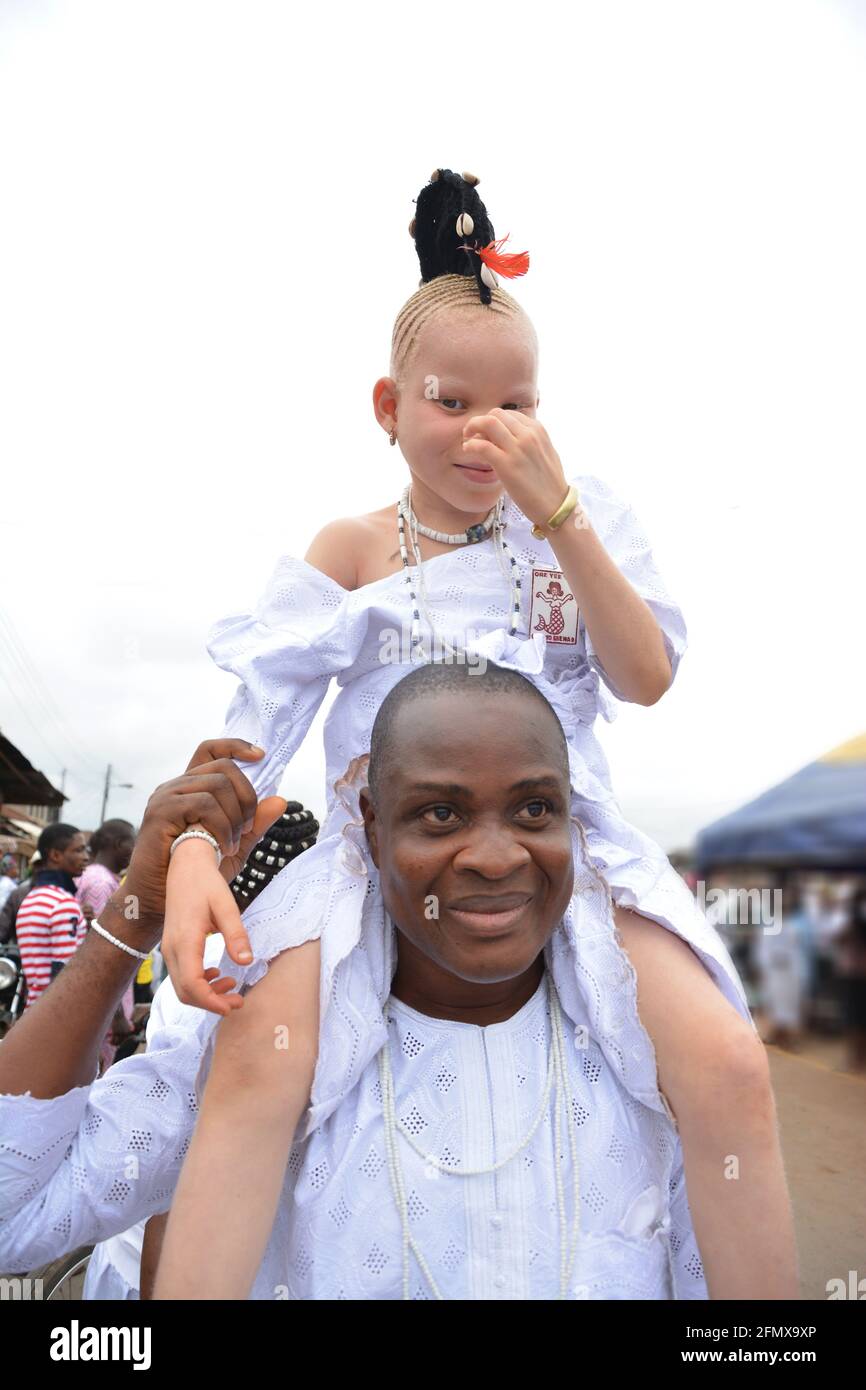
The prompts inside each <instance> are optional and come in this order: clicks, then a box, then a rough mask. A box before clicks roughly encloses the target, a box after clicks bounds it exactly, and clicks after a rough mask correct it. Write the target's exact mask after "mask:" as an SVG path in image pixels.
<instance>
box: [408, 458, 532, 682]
mask: <svg viewBox="0 0 866 1390" xmlns="http://www.w3.org/2000/svg"><path fill="white" fill-rule="evenodd" d="M504 503H505V497H504V494H503V495H502V496H500V497H499V498H498V499H497V502H496V505H495V506H494V507H493V508H492V509H491V514H488V518H487V520H490V521H491V527H492V530H493V541H494V545H495V547H496V553H497V558H498V560H499V567H500V569H501V570H502V572H503V574H504V575H505V576H506V577H507V578H508V579H509V581H510V586H511V600H510V602H511V626H510V627H509V629H508V632H509V636H511V637H513V636H514V634H515V633H516V632H517V629H518V627H519V625H520V573H519V570H518V567H517V561H516V560H515V558H514V555H513V554H512V552H511V549H510V547H509V546H508V545H507V543H506V540H505V537H504V535H503V534H502V533H503V531H504V529H505V525H506V523H505V522H504V521H503V520H502V512H503V509H504ZM491 517H492V519H491ZM407 523H408V530H409V540H410V543H411V545H412V553H413V558H414V563H415V567H416V570H417V577H416V579H415V580H414V581H413V579H412V577H411V574H410V568H411V567H410V562H409V554H408V551H407V548H406V529H407ZM480 524H481V525H486V524H487V522H486V521H485V522H483V523H480ZM422 529H423V528H422V527H421V526H420V523H419V521H418V518H417V517H416V516H415V513H414V511H413V510H412V494H411V484H410V485H409V486H407V487H406V488H404V490H403V495H402V497H401V498H400V501H399V502H398V503H397V536H398V540H399V543H400V557H401V559H402V561H403V575H404V578H405V580H406V585H407V587H408V590H409V597H410V599H411V602H412V635H411V651H410V659H411V660H415V659H416V658H423V657H424V655H425V653H424V647H423V643H422V641H421V612H422V611H423V613H424V617H425V618H426V619H427V622H428V623H429V624H430V629H431V632H432V634H433V637H434V639H438V641H439V642H440V643H441V644H442V646H443V647H444V648H446V649H447V650H448V651H449V652H450V653H451V654H452V656H458V655H459V653H458V651H457V649H456V648H455V647H452V646H451V644H450V642H447V641H446V640H445V638H444V637H442V635H441V634H440V633H439V632H438V631H437V629H436V624H435V623H434V621H433V617H432V614H431V612H430V607H429V604H428V602H427V591H426V587H425V582H424V569H423V564H422V559H421V550H420V547H419V543H418V533H419V531H421V530H422ZM471 529H472V528H470V530H471ZM423 533H424V534H425V535H428V536H429V535H434V534H435V535H436V536H437V537H439V533H438V532H436V533H433V532H431V531H429V530H424V532H423ZM467 535H468V532H467ZM439 538H441V539H442V540H443V541H447V542H448V544H457V543H459V542H460V541H461V540H463V541H464V543H465V537H449V536H441V537H439ZM506 557H507V559H508V562H509V566H510V568H506V566H505V559H506Z"/></svg>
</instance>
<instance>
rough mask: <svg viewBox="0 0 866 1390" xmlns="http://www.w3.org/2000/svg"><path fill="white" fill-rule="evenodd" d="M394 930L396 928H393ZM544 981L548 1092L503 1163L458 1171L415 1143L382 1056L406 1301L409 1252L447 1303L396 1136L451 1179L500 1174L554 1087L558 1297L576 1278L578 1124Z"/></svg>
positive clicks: (558, 1018)
mask: <svg viewBox="0 0 866 1390" xmlns="http://www.w3.org/2000/svg"><path fill="white" fill-rule="evenodd" d="M385 923H386V929H388V928H391V922H390V918H389V917H388V916H387V915H386V918H385ZM391 929H393V928H391ZM545 982H546V985H547V998H548V1003H549V1005H550V1022H551V1048H550V1060H549V1065H548V1069H547V1083H546V1085H545V1088H544V1095H543V1097H542V1101H541V1105H540V1106H539V1109H538V1113H537V1115H536V1116H535V1119H534V1120H533V1123H532V1126H531V1128H530V1130H529V1133H528V1134H527V1135H526V1137H525V1138H524V1139H523V1140H521V1142H520V1143H519V1144H518V1145H517V1147H516V1148H515V1149H513V1150H512V1152H511V1153H510V1154H507V1155H506V1157H505V1158H502V1159H500V1160H499V1162H498V1163H494V1164H491V1166H490V1167H489V1168H457V1169H455V1168H453V1167H447V1166H446V1165H445V1164H443V1163H441V1162H440V1161H439V1160H438V1159H437V1158H435V1157H434V1156H433V1155H432V1154H427V1153H425V1152H424V1150H423V1149H422V1148H420V1147H419V1146H418V1144H416V1142H415V1139H414V1138H413V1136H412V1135H411V1134H410V1133H409V1131H408V1130H407V1129H406V1128H405V1127H404V1126H403V1124H402V1123H401V1122H400V1121H399V1120H398V1119H397V1109H396V1101H395V1096H394V1077H393V1073H392V1071H391V1054H390V1042H389V1041H387V1042H385V1044H384V1045H383V1047H382V1048H381V1050H380V1052H379V1083H380V1087H381V1091H382V1109H383V1112H384V1117H385V1148H386V1151H387V1155H388V1171H389V1174H390V1177H391V1188H392V1190H393V1193H394V1198H395V1200H396V1203H397V1210H398V1212H399V1214H400V1227H401V1233H402V1246H403V1298H404V1300H407V1299H409V1297H410V1294H409V1253H410V1251H411V1252H412V1254H414V1256H415V1258H416V1260H417V1261H418V1264H419V1265H420V1267H421V1270H422V1272H423V1274H424V1277H425V1278H426V1280H427V1283H428V1284H429V1286H430V1288H431V1290H432V1292H433V1296H434V1297H435V1298H437V1299H439V1300H444V1295H443V1294H442V1292H441V1291H440V1289H439V1287H438V1285H437V1283H436V1280H435V1279H434V1277H433V1274H432V1272H431V1270H430V1266H429V1265H428V1263H427V1261H426V1259H425V1258H424V1255H423V1254H422V1252H421V1250H419V1248H418V1245H417V1242H416V1241H415V1238H414V1236H413V1235H412V1233H411V1231H410V1229H409V1209H408V1204H407V1201H406V1188H405V1184H404V1181H403V1172H402V1169H401V1167H400V1159H399V1154H398V1151H397V1132H398V1131H399V1132H400V1134H402V1135H403V1137H404V1139H405V1140H406V1141H407V1143H408V1144H409V1145H410V1146H411V1148H413V1149H414V1150H415V1152H416V1153H417V1154H419V1155H420V1157H421V1158H423V1159H424V1160H425V1162H426V1163H427V1164H428V1165H429V1166H431V1167H433V1168H436V1169H438V1170H439V1172H441V1173H446V1174H448V1175H449V1176H451V1177H462V1178H469V1177H476V1176H478V1175H480V1174H483V1173H495V1172H496V1171H497V1169H499V1168H502V1167H504V1165H505V1164H506V1163H510V1162H511V1160H512V1159H513V1158H516V1157H517V1155H518V1154H519V1153H521V1152H522V1150H523V1149H525V1148H526V1146H527V1144H528V1143H529V1141H530V1140H531V1138H532V1136H533V1135H534V1133H535V1131H536V1130H537V1129H538V1126H539V1125H540V1123H541V1121H542V1119H543V1118H544V1116H545V1114H546V1112H547V1107H548V1102H549V1100H550V1092H551V1089H552V1087H554V1084H555V1099H554V1112H553V1113H554V1147H555V1150H556V1201H557V1208H558V1212H559V1298H561V1299H564V1298H566V1297H567V1296H568V1284H569V1280H570V1279H571V1274H572V1270H573V1268H574V1261H575V1257H576V1255H577V1244H578V1239H579V1235H580V1175H579V1171H578V1161H577V1139H576V1133H575V1130H576V1124H575V1119H574V1114H573V1109H572V1107H571V1106H569V1104H568V1099H567V1095H566V1087H565V1078H566V1066H565V1041H564V1037H563V1029H562V1012H561V1010H560V1006H559V996H558V994H557V992H556V987H555V985H554V983H553V980H552V979H551V977H550V974H549V973H548V971H547V970H545ZM389 1003H390V996H389V998H388V999H387V1000H386V1001H385V1006H384V1013H385V1019H386V1025H387V1014H388V1005H389ZM563 1106H565V1110H566V1122H567V1123H568V1137H569V1148H570V1151H571V1164H572V1173H573V1175H574V1186H573V1198H572V1200H573V1203H574V1205H573V1216H572V1229H571V1236H570V1237H569V1235H568V1229H567V1213H566V1209H565V1180H564V1177H563V1158H562V1145H561V1140H562V1123H561V1110H562V1107H563Z"/></svg>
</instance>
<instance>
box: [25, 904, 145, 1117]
mask: <svg viewBox="0 0 866 1390" xmlns="http://www.w3.org/2000/svg"><path fill="white" fill-rule="evenodd" d="M134 897H135V893H134V885H130V883H129V880H128V879H127V881H126V883H125V884H124V885H123V886H122V887H121V888H119V889H118V890H117V892H116V893H115V894H114V896H113V897H112V898H111V899H110V900H109V902H108V903H107V904H106V906H105V908H104V909H103V911H102V912H101V914H100V917H99V922H100V925H101V926H103V927H105V930H106V931H109V932H111V934H112V936H116V937H117V938H118V940H119V941H124V942H125V943H126V944H127V945H128V946H132V947H133V949H134V950H137V951H150V950H152V948H153V947H154V946H155V945H156V944H157V942H158V941H159V937H160V931H161V926H162V923H161V922H157V921H154V920H149V921H147V922H142V921H130V920H129V919H128V918H127V917H126V916H125V915H124V905H125V904H126V903H127V902H129V901H131V900H133V899H134ZM140 964H141V962H140V961H139V960H138V959H137V958H136V957H135V956H130V955H128V954H127V952H126V951H121V949H120V948H119V947H118V946H115V945H113V944H112V943H111V942H110V941H105V940H104V939H103V938H102V937H101V936H100V935H99V934H98V933H97V932H95V931H93V930H92V929H91V930H89V931H88V933H87V936H86V937H85V939H84V941H82V943H81V945H80V946H79V948H78V950H77V951H76V952H75V954H74V956H72V958H71V959H70V960H69V961H68V963H67V964H66V965H65V966H64V968H63V969H62V970H61V972H60V974H59V975H58V976H57V979H56V980H54V981H53V982H52V983H51V984H50V985H49V987H48V989H47V990H46V991H45V993H44V994H43V995H42V997H41V998H40V999H38V1000H37V1002H36V1003H35V1004H34V1005H33V1007H32V1008H31V1009H28V1010H27V1012H26V1013H25V1015H24V1017H23V1018H21V1019H20V1020H19V1021H18V1023H16V1024H15V1026H14V1028H12V1029H11V1030H10V1031H9V1033H8V1035H7V1037H6V1038H5V1039H4V1040H3V1046H2V1048H0V1093H2V1094H6V1095H23V1094H24V1093H25V1092H26V1091H29V1092H30V1093H31V1095H33V1096H34V1097H35V1098H37V1099H42V1100H48V1099H51V1098H52V1097H54V1096H62V1095H65V1093H66V1092H67V1091H71V1090H72V1089H73V1088H74V1087H76V1086H89V1085H90V1084H91V1082H92V1081H93V1080H94V1079H95V1077H96V1072H97V1069H98V1065H99V1049H100V1046H101V1044H102V1039H103V1038H104V1037H105V1034H106V1033H107V1032H108V1028H109V1025H110V1024H111V1021H112V1019H113V1018H114V1015H115V1012H116V1011H117V1008H118V1007H119V1005H120V1002H121V1000H122V998H123V994H124V991H125V990H126V989H127V988H128V987H129V984H130V982H131V980H132V979H133V977H134V975H135V972H136V970H137V969H138V967H139V965H140Z"/></svg>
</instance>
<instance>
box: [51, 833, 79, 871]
mask: <svg viewBox="0 0 866 1390" xmlns="http://www.w3.org/2000/svg"><path fill="white" fill-rule="evenodd" d="M87 858H88V851H87V845H86V843H85V840H84V835H83V834H82V832H81V831H80V830H79V831H78V833H77V834H76V835H73V837H72V839H71V840H70V841H69V844H68V845H67V846H66V848H65V849H53V850H52V851H51V853H50V854H49V856H48V859H49V862H48V864H47V866H46V867H47V868H49V869H63V870H65V872H66V873H68V874H71V875H72V877H73V878H77V877H78V875H79V874H80V873H81V872H82V870H83V868H84V866H85V864H86V863H87Z"/></svg>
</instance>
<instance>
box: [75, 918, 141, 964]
mask: <svg viewBox="0 0 866 1390" xmlns="http://www.w3.org/2000/svg"><path fill="white" fill-rule="evenodd" d="M90 930H91V931H95V932H98V933H99V935H100V936H104V937H105V939H106V941H111V942H113V943H114V945H115V946H119V947H120V949H121V951H126V953H127V955H129V956H136V957H137V958H138V960H147V959H148V957H149V956H150V954H151V953H150V951H136V950H135V949H134V948H133V947H132V946H127V944H126V942H125V941H118V939H117V937H116V936H112V935H111V932H110V931H106V930H105V927H103V926H102V925H101V924H100V922H99V921H98V920H97V918H96V917H94V919H93V921H92V922H91V923H90Z"/></svg>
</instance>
